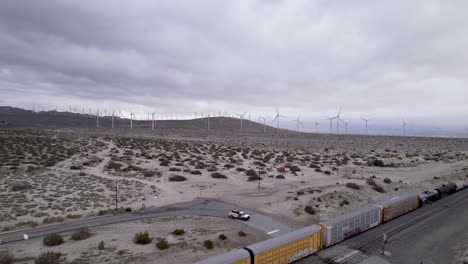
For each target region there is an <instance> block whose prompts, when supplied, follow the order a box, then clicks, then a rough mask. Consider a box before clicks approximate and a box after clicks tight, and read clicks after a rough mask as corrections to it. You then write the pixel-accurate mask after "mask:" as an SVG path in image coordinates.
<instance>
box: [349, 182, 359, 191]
mask: <svg viewBox="0 0 468 264" xmlns="http://www.w3.org/2000/svg"><path fill="white" fill-rule="evenodd" d="M346 187H349V188H351V189H354V190H359V189H361V187H360V186H359V185H357V184H356V183H353V182H348V183H346Z"/></svg>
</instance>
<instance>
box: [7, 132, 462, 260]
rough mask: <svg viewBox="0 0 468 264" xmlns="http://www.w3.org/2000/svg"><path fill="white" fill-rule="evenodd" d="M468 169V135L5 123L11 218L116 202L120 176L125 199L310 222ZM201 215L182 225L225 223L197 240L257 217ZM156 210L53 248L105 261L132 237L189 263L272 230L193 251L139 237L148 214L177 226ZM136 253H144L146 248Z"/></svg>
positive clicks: (28, 248) (28, 223)
mask: <svg viewBox="0 0 468 264" xmlns="http://www.w3.org/2000/svg"><path fill="white" fill-rule="evenodd" d="M281 167H284V170H283V171H282V170H281ZM466 177H468V140H467V139H457V138H418V137H384V136H358V135H324V134H288V135H279V136H278V135H275V134H269V135H262V134H258V133H257V134H245V135H239V134H234V133H229V134H228V133H207V132H197V133H190V132H187V131H166V132H164V131H162V132H161V131H159V132H155V133H149V132H141V131H140V132H138V131H136V130H135V131H129V130H126V131H119V132H115V131H111V130H107V131H102V130H101V131H98V130H77V129H73V130H72V129H52V130H46V129H2V130H0V190H1V192H0V229H1V230H3V231H7V230H12V229H19V228H28V227H34V226H37V225H45V224H51V223H57V222H61V221H70V220H71V219H74V218H83V217H89V216H97V215H104V214H109V213H112V212H113V209H114V208H115V189H116V185H117V187H118V188H117V189H118V201H119V203H118V206H119V207H121V208H122V210H124V209H125V208H129V209H132V210H139V209H141V208H142V207H146V208H149V207H160V206H164V205H170V204H176V203H179V202H185V201H191V200H194V199H205V198H210V199H219V200H222V201H225V202H229V203H232V204H239V205H242V206H244V207H247V208H249V209H250V210H252V211H259V212H262V213H264V214H268V215H270V216H272V217H274V218H276V219H278V220H280V221H282V222H285V223H288V224H289V225H291V226H293V227H296V228H299V227H303V226H307V225H310V224H314V223H318V222H319V221H321V220H323V219H327V218H329V217H333V216H335V215H339V214H342V213H343V212H346V211H350V210H352V209H353V208H356V207H359V206H362V205H365V204H368V203H373V202H378V201H381V200H383V199H386V198H389V197H392V196H395V195H397V194H399V193H402V192H409V191H416V192H421V191H424V190H429V189H432V188H434V187H436V186H439V185H441V184H443V183H446V182H448V181H454V180H459V179H465V178H466ZM127 210H128V209H127ZM197 219H198V218H187V219H178V220H174V221H175V222H178V221H182V222H180V223H181V224H180V226H190V230H196V229H197V228H206V227H207V226H209V227H210V228H214V229H213V231H210V232H208V233H207V234H203V235H200V237H198V236H197V237H196V239H197V241H198V240H204V239H208V238H211V239H213V240H214V241H215V237H214V236H216V235H217V231H216V230H224V231H225V233H226V234H227V235H228V233H229V235H228V237H229V238H231V237H235V233H236V232H237V231H238V230H240V229H241V227H242V228H244V229H246V228H247V227H245V226H243V225H242V224H241V223H235V224H233V223H230V222H229V221H227V223H225V219H216V218H209V219H206V221H198V220H197ZM152 221H156V223H158V225H157V226H158V227H153V226H154V225H147V223H146V224H145V223H134V224H130V223H125V224H118V225H115V226H114V225H113V226H106V227H101V228H98V229H97V230H93V232H96V235H94V236H92V237H91V238H89V239H87V240H85V241H88V240H89V241H90V242H89V243H88V242H71V243H68V241H67V243H65V244H63V245H61V246H58V247H54V248H53V250H59V251H62V252H63V253H65V254H67V260H70V261H73V260H80V261H84V260H86V259H88V260H89V259H91V260H92V261H91V262H90V263H94V262H93V261H96V260H97V259H99V261H104V260H105V261H109V262H115V261H118V260H117V259H121V258H119V256H121V255H119V254H118V252H119V250H122V249H124V248H128V249H129V251H128V252H127V253H123V255H125V257H126V258H132V259H133V258H134V257H136V255H138V256H143V257H142V260H141V261H142V262H141V263H144V260H145V258H152V257H154V256H153V254H156V255H157V256H158V258H159V257H161V259H160V260H161V261H162V260H163V259H164V258H165V257H167V259H168V260H169V259H173V258H180V259H181V261H182V262H180V263H183V262H184V260H186V259H198V258H202V257H206V256H208V255H213V254H217V253H220V252H222V251H226V250H229V249H230V248H235V247H238V246H239V245H242V244H243V243H245V242H249V243H253V242H256V241H261V240H262V239H265V238H266V237H267V236H266V235H265V234H260V233H258V232H256V231H255V230H249V233H251V234H255V235H252V236H249V240H239V239H240V238H236V240H232V241H231V240H229V241H230V242H229V243H227V242H225V241H222V243H221V242H219V241H218V242H219V243H218V244H217V247H215V250H206V249H204V248H203V246H201V247H198V246H192V244H193V243H191V242H190V241H191V240H190V241H189V240H186V241H185V242H187V244H188V246H187V248H188V249H190V250H183V249H184V246H183V245H182V246H180V247H174V248H172V249H170V251H164V252H163V253H161V252H158V251H157V249H156V248H155V247H154V243H153V245H152V247H150V246H137V245H134V244H132V242H131V238H132V236H133V235H134V233H135V232H138V230H137V229H139V228H133V226H138V225H146V226H141V229H145V230H147V231H149V232H150V233H151V232H152V233H154V237H155V239H156V237H160V235H159V233H163V234H168V233H169V232H170V229H171V228H173V226H171V224H168V226H165V225H163V224H162V223H165V224H166V222H161V221H160V220H158V219H154V220H152ZM184 221H185V222H184ZM169 222H171V223H172V221H169ZM230 225H235V226H230ZM114 227H115V228H117V229H118V230H125V232H126V233H125V237H126V240H125V239H123V238H122V241H130V242H128V243H127V242H122V241H120V238H117V236H118V235H117V234H115V233H113V232H112V230H113V228H114ZM153 228H156V229H153ZM158 228H160V229H158ZM236 230H237V231H236ZM143 231H144V230H143ZM215 231H216V232H215ZM228 231H229V232H228ZM97 234H99V235H97ZM191 234H192V235H193V232H192V233H191ZM113 236H116V237H115V238H114V237H113ZM152 236H153V235H152ZM194 236H195V235H194ZM103 237H104V238H105V239H104V240H106V241H109V240H110V241H111V242H109V243H111V245H112V246H111V247H110V248H114V249H115V250H113V251H112V250H107V251H106V253H105V254H104V253H102V252H98V253H96V252H95V251H93V250H91V249H90V248H91V244H93V243H94V244H96V245H97V243H98V242H99V241H100V240H103ZM205 237H208V238H205ZM172 239H173V238H169V239H168V240H169V242H170V243H171V241H172V242H174V243H175V244H177V243H178V242H177V241H173V240H172ZM187 239H188V238H187ZM185 242H184V243H185ZM79 243H83V246H80V244H79ZM126 243H127V244H126ZM197 243H199V242H197ZM72 244H73V245H74V246H73V248H75V249H76V250H75V249H74V250H73V251H70V250H71V249H70V248H69V246H67V245H72ZM179 244H180V243H179ZM182 244H183V243H182ZM12 245H13V250H14V252H16V253H15V255H16V254H18V256H21V257H22V258H24V259H25V260H26V262H28V259H29V260H31V258H32V257H34V255H37V254H38V252H42V251H44V250H48V248H44V247H43V246H42V245H41V241H40V240H39V241H37V240H31V241H28V243H14V244H12ZM25 252H27V253H25ZM67 252H68V253H67ZM171 252H172V253H171ZM101 258H102V259H101ZM99 261H98V262H99ZM132 261H135V263H140V262H138V261H140V260H138V259H137V258H135V259H133V260H132ZM26 262H25V263H26ZM79 263H81V262H79ZM158 263H159V262H158ZM161 263H164V262H161ZM168 263H169V262H168Z"/></svg>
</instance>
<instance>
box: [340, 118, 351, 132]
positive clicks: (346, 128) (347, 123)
mask: <svg viewBox="0 0 468 264" xmlns="http://www.w3.org/2000/svg"><path fill="white" fill-rule="evenodd" d="M341 121H343V123H344V124H345V131H346V132H345V133H346V134H348V125H349V124H350V123H351V121H350V122H346V121H344V120H343V119H341Z"/></svg>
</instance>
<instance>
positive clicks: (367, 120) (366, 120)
mask: <svg viewBox="0 0 468 264" xmlns="http://www.w3.org/2000/svg"><path fill="white" fill-rule="evenodd" d="M361 119H362V120H364V122H366V135H367V122H369V120H370V119H365V118H362V117H361Z"/></svg>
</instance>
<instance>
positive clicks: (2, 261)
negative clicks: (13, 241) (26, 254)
mask: <svg viewBox="0 0 468 264" xmlns="http://www.w3.org/2000/svg"><path fill="white" fill-rule="evenodd" d="M14 261H15V256H14V255H13V254H12V253H10V252H9V251H4V252H0V264H13V262H14Z"/></svg>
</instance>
